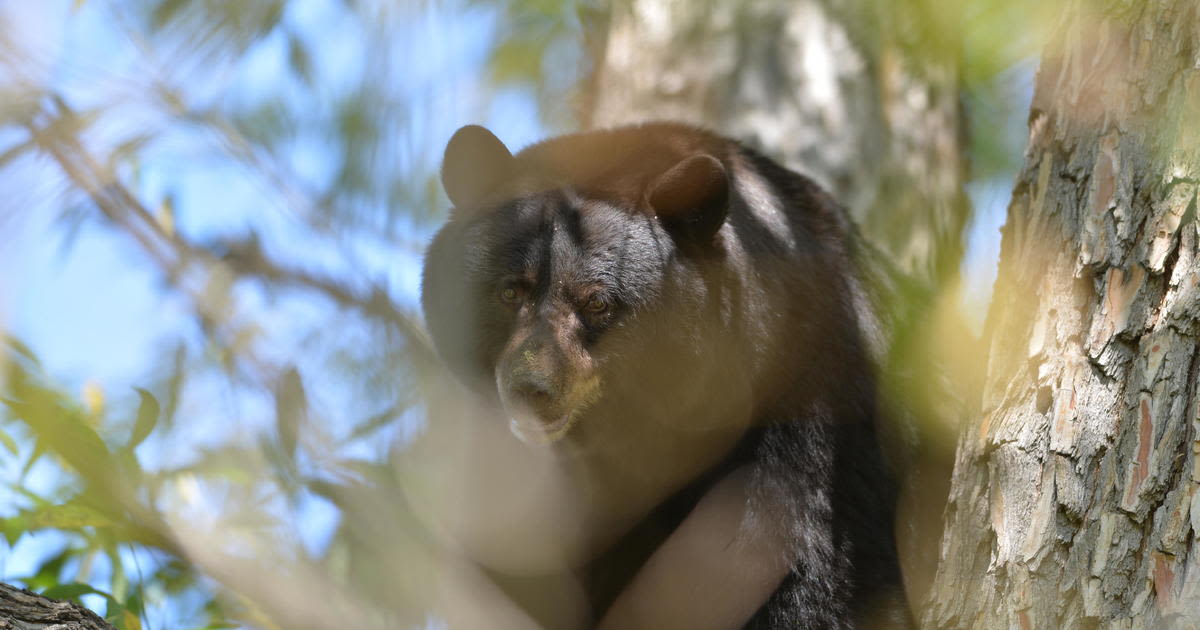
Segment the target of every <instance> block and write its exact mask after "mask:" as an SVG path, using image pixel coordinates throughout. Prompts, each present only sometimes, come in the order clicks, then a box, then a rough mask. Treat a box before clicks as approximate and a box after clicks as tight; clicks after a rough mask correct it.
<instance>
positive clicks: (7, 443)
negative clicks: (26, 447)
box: [0, 431, 20, 456]
mask: <svg viewBox="0 0 1200 630" xmlns="http://www.w3.org/2000/svg"><path fill="white" fill-rule="evenodd" d="M0 444H3V445H4V448H5V449H6V450H7V451H8V452H9V453H12V454H13V455H14V456H16V455H19V454H20V451H19V450H18V449H17V441H16V440H14V439H13V438H12V436H11V435H9V434H7V433H5V432H4V431H0Z"/></svg>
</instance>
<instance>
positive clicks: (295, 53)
mask: <svg viewBox="0 0 1200 630" xmlns="http://www.w3.org/2000/svg"><path fill="white" fill-rule="evenodd" d="M288 65H289V66H291V68H292V72H295V73H296V76H298V77H300V79H301V80H302V81H304V82H305V83H307V84H309V85H311V84H312V81H313V65H312V56H311V55H310V54H309V52H308V47H306V46H305V45H304V41H303V40H301V39H300V37H299V36H298V35H296V34H295V33H291V32H289V33H288Z"/></svg>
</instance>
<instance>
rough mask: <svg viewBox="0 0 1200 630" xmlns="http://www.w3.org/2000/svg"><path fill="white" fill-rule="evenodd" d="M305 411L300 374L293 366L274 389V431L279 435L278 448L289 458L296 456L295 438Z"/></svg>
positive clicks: (306, 406) (306, 405)
mask: <svg viewBox="0 0 1200 630" xmlns="http://www.w3.org/2000/svg"><path fill="white" fill-rule="evenodd" d="M307 409H308V399H307V397H306V396H305V394H304V383H303V382H302V381H301V380H300V372H298V371H296V368H295V366H292V367H289V368H288V369H287V371H285V372H284V373H283V376H282V377H281V378H280V379H279V383H278V385H277V386H276V388H275V430H276V432H277V433H278V434H279V446H280V448H281V449H282V450H283V453H284V454H285V455H286V456H287V457H289V458H293V457H295V455H296V438H297V434H298V433H299V430H300V423H301V421H302V416H303V415H304V414H305V413H306V412H307Z"/></svg>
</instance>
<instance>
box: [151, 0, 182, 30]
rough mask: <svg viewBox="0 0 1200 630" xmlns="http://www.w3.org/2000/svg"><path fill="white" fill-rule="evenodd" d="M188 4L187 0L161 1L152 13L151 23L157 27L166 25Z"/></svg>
mask: <svg viewBox="0 0 1200 630" xmlns="http://www.w3.org/2000/svg"><path fill="white" fill-rule="evenodd" d="M186 4H187V2H185V0H164V1H163V2H160V3H159V4H158V6H156V7H154V11H153V12H151V14H150V24H151V25H152V26H153V27H154V28H156V29H160V28H162V27H164V26H166V25H167V23H168V22H170V21H171V20H173V19H175V16H176V15H177V14H178V13H179V11H180V10H181V9H183V7H184V5H186Z"/></svg>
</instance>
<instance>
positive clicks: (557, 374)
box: [422, 123, 910, 630]
mask: <svg viewBox="0 0 1200 630" xmlns="http://www.w3.org/2000/svg"><path fill="white" fill-rule="evenodd" d="M443 181H444V183H445V185H446V189H447V193H448V194H449V195H450V198H451V200H452V201H453V202H454V204H455V209H454V210H453V211H452V214H451V218H450V221H449V222H448V223H447V225H446V226H444V227H443V228H442V229H441V231H440V232H439V233H438V234H437V236H436V238H435V239H434V242H433V244H432V245H431V247H430V249H429V252H428V254H427V257H426V261H425V272H424V280H423V296H422V302H423V307H424V311H425V316H426V321H427V322H428V325H429V329H430V331H431V334H432V337H433V340H434V342H435V345H436V347H437V349H438V351H439V353H440V354H441V355H442V357H443V359H444V360H445V362H446V363H447V365H448V366H449V367H450V368H451V370H452V371H453V372H454V373H455V374H456V375H457V376H458V377H459V378H460V379H461V380H462V381H463V382H464V383H466V384H468V386H469V387H471V388H472V389H474V390H475V391H476V392H478V393H479V394H480V395H481V396H484V397H488V398H491V399H492V400H494V401H496V402H497V403H498V404H500V405H501V406H502V407H503V408H504V409H506V410H507V411H509V413H510V414H512V415H513V417H514V418H517V419H514V420H513V423H514V425H515V426H516V430H518V431H523V432H524V434H525V435H526V436H527V437H528V436H529V435H531V434H532V435H533V438H534V439H535V441H544V442H554V443H553V444H551V445H550V446H549V447H548V448H559V449H562V450H563V452H564V453H569V454H570V456H571V457H575V458H578V459H579V460H580V461H586V462H587V463H586V464H585V465H583V466H584V468H586V469H587V470H588V471H589V474H590V475H592V477H594V481H593V485H594V486H595V487H596V488H599V489H598V490H596V496H597V497H598V498H597V499H596V501H597V503H604V502H605V501H606V500H607V501H608V502H609V503H611V504H613V505H616V507H613V508H612V509H611V510H610V511H609V512H608V513H611V514H612V515H613V517H612V519H611V522H610V523H607V524H606V525H605V526H604V528H603V529H604V532H603V533H598V534H597V535H596V537H597V540H601V541H602V542H598V543H596V544H595V546H594V548H595V553H594V557H591V556H589V557H590V559H588V560H586V563H585V564H586V566H583V567H581V568H580V571H581V572H582V573H583V574H585V575H586V576H587V578H586V584H587V588H588V590H589V596H590V598H591V602H592V618H593V621H594V620H596V619H598V618H599V617H600V616H601V615H602V614H603V611H604V610H605V609H606V608H607V606H608V605H610V604H611V603H612V601H613V600H614V598H615V597H616V596H617V595H618V594H619V593H620V591H621V590H622V588H623V587H624V586H625V585H626V584H628V582H629V580H630V579H631V578H632V576H633V575H634V574H635V573H636V571H637V570H638V568H639V567H640V566H641V565H642V563H643V562H644V561H645V559H646V558H647V557H648V555H649V554H650V553H652V552H653V551H654V549H655V548H656V547H657V546H658V544H659V543H661V542H662V541H663V540H664V539H665V537H667V536H669V535H670V533H671V531H672V530H673V529H674V528H675V527H676V526H677V525H678V524H679V523H680V522H681V520H682V519H683V518H684V517H685V516H686V515H687V514H688V512H689V511H690V510H691V508H692V507H693V506H694V505H695V503H696V501H697V500H698V499H699V498H700V497H701V496H703V494H704V492H705V491H706V489H707V488H708V487H710V486H711V485H712V484H713V483H714V482H715V481H716V480H719V479H721V478H722V477H723V476H724V475H725V474H726V473H727V472H729V471H732V470H734V469H738V468H743V469H744V468H746V467H748V469H749V471H750V477H749V478H750V488H749V494H750V499H749V501H748V502H747V505H746V506H745V513H744V515H743V516H742V520H743V522H744V523H746V524H748V525H751V524H752V525H754V526H755V527H757V528H759V529H758V530H756V531H764V529H763V528H766V529H768V530H769V531H772V532H775V533H776V534H777V535H778V536H779V540H785V541H787V544H786V545H782V547H784V548H781V549H779V554H780V556H781V557H786V558H789V559H793V558H794V559H795V562H794V563H793V564H792V566H793V568H792V570H791V572H790V574H789V575H788V576H787V577H786V578H785V580H784V581H783V583H782V584H781V585H780V586H779V588H778V589H777V590H776V591H775V593H774V595H773V596H771V597H770V599H769V601H767V602H766V603H765V604H764V605H763V606H762V607H761V608H760V609H759V611H758V613H757V614H755V615H754V617H753V618H752V619H751V620H750V621H749V623H748V625H747V626H746V627H748V628H809V629H814V630H815V629H824V628H855V627H865V626H868V625H869V626H871V627H909V626H910V622H909V620H908V613H907V612H906V611H905V610H904V604H903V601H904V598H903V596H902V586H901V578H900V571H899V566H898V563H897V557H896V547H895V543H894V540H893V519H894V511H895V502H896V496H895V495H896V483H895V481H894V479H893V475H892V473H891V471H890V470H889V467H888V465H887V459H886V458H885V455H884V453H883V452H882V449H881V446H880V441H879V438H878V433H879V427H878V426H877V425H878V424H879V422H880V420H879V418H880V415H881V413H880V410H879V409H878V395H877V391H876V389H877V388H876V375H875V372H874V367H873V360H872V350H871V349H870V347H869V346H870V344H871V343H872V341H871V340H872V338H873V336H875V335H877V334H878V333H877V331H876V325H875V323H874V319H873V316H872V314H871V312H870V308H869V307H868V300H867V299H866V297H865V294H864V289H863V287H862V283H861V281H860V277H859V274H858V272H857V271H856V261H855V257H856V252H855V244H854V236H853V230H852V228H851V226H850V224H849V222H848V220H847V217H846V215H845V212H844V211H843V209H842V208H841V207H840V206H839V205H838V204H837V203H836V202H835V201H834V200H833V199H832V198H830V196H829V195H827V194H826V193H825V192H824V191H822V190H821V189H820V187H819V186H817V185H816V184H815V183H814V182H812V181H811V180H809V179H808V178H806V177H804V176H802V175H799V174H797V173H794V172H792V171H790V170H788V169H786V168H784V167H782V166H780V165H779V164H777V163H776V162H774V161H772V160H770V159H768V158H766V157H764V156H762V155H760V154H758V153H756V152H755V151H753V150H751V149H749V148H747V147H745V146H743V145H741V144H739V143H737V142H735V141H732V140H729V139H726V138H723V137H721V136H718V135H715V134H712V133H709V132H706V131H703V130H699V129H696V128H692V127H688V126H684V125H677V124H667V123H660V124H647V125H642V126H637V127H626V128H619V129H613V130H608V131H595V132H586V133H580V134H574V135H567V136H563V137H558V138H553V139H550V140H547V141H545V142H542V143H540V144H537V145H534V146H532V147H529V148H527V149H525V150H523V151H521V152H519V153H517V154H516V155H515V156H514V155H511V154H509V152H508V150H507V149H506V148H505V147H504V145H503V144H501V143H500V142H499V140H496V139H495V137H494V136H492V135H491V134H490V133H489V132H487V131H486V130H484V129H482V128H480V127H465V128H463V129H462V130H460V131H459V132H458V134H456V136H455V138H454V139H453V140H451V142H450V145H449V146H448V147H447V151H446V159H445V163H444V165H443ZM606 484H608V485H607V486H606ZM606 487H607V488H609V490H605V488H606ZM642 488H647V489H646V490H644V491H641V490H640V489H642ZM614 497H616V498H618V499H620V498H621V497H628V503H629V504H631V505H630V506H625V505H617V504H618V503H620V501H619V500H613V498H614ZM600 529H601V528H600V527H599V526H598V532H599V531H600ZM498 581H500V582H504V579H503V578H498ZM514 590H518V589H514ZM516 599H517V600H518V601H520V597H517V598H516ZM695 605H696V606H700V607H702V606H703V605H704V602H695Z"/></svg>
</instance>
